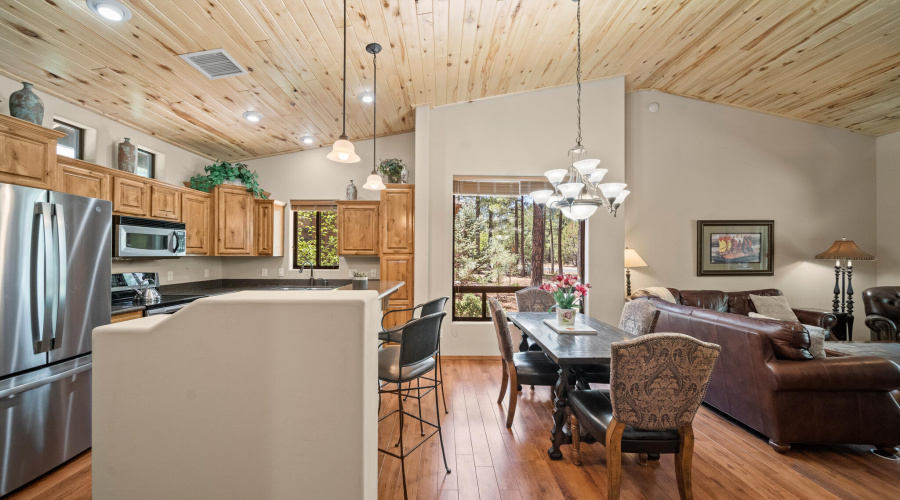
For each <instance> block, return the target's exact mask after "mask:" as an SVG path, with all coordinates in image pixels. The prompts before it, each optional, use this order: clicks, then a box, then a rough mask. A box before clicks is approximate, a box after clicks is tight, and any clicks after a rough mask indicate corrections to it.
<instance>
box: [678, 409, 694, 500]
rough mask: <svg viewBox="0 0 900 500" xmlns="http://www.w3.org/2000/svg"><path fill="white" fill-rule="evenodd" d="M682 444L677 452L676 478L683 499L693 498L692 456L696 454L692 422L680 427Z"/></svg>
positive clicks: (679, 434) (679, 432)
mask: <svg viewBox="0 0 900 500" xmlns="http://www.w3.org/2000/svg"><path fill="white" fill-rule="evenodd" d="M678 436H679V437H680V438H681V444H680V445H679V447H678V453H676V454H675V478H676V479H677V480H678V494H679V495H680V496H681V500H693V498H694V493H693V492H692V490H691V458H693V455H694V428H693V427H692V426H691V424H686V425H682V426H681V427H679V428H678Z"/></svg>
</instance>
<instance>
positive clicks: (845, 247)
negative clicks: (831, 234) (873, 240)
mask: <svg viewBox="0 0 900 500" xmlns="http://www.w3.org/2000/svg"><path fill="white" fill-rule="evenodd" d="M816 258H817V259H822V260H875V256H874V255H872V254H868V253H866V252H863V251H862V250H861V249H860V248H859V247H858V246H856V243H854V242H853V240H848V239H847V238H841V239H840V240H838V241H835V242H834V244H833V245H831V247H830V248H829V249H828V250H825V251H824V252H822V253H820V254H819V255H816Z"/></svg>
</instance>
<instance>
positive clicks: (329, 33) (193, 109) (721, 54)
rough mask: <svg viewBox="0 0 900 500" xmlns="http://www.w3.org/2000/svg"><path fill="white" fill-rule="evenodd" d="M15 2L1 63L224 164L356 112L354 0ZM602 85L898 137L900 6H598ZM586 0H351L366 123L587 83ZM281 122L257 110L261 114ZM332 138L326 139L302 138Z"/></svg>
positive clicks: (292, 143) (596, 1)
mask: <svg viewBox="0 0 900 500" xmlns="http://www.w3.org/2000/svg"><path fill="white" fill-rule="evenodd" d="M122 2H123V3H125V4H126V5H128V6H129V7H130V8H131V10H132V12H133V17H132V18H131V20H129V21H127V22H122V23H111V22H107V21H104V20H101V19H100V18H98V17H96V16H95V15H94V14H93V13H92V12H91V11H90V10H89V9H88V8H87V6H86V3H85V1H84V0H0V40H2V41H3V43H2V44H0V74H4V75H5V76H8V77H11V78H15V79H17V80H26V81H31V82H33V83H35V87H36V88H37V89H38V91H39V92H40V91H43V92H46V93H48V94H51V95H54V96H57V97H60V98H63V99H66V100H68V101H71V102H75V103H77V104H80V105H83V106H85V107H87V108H89V109H91V110H93V111H96V112H98V113H101V114H104V115H106V116H108V117H110V118H112V119H115V120H118V121H120V122H122V123H125V124H128V125H130V126H133V127H135V128H137V129H140V130H143V131H145V132H148V133H152V134H154V135H156V136H158V137H160V138H162V139H164V140H167V141H169V142H171V143H174V144H177V145H179V146H181V147H183V148H185V149H188V150H191V151H194V152H197V153H200V154H202V155H205V156H209V157H218V158H228V159H245V158H252V157H259V156H265V155H272V154H278V153H283V152H288V151H295V150H299V149H304V148H308V147H316V146H320V145H322V144H330V143H331V142H333V141H334V140H335V139H336V138H337V136H338V135H339V134H340V130H341V122H340V114H341V73H342V71H341V51H342V45H341V43H342V35H341V29H342V27H343V21H342V3H341V0H122ZM582 17H583V33H584V43H583V46H584V60H583V65H584V72H585V75H586V79H597V78H604V77H609V76H613V75H625V76H626V88H627V90H629V91H633V90H641V89H658V90H661V91H664V92H668V93H671V94H677V95H683V96H687V97H693V98H697V99H702V100H706V101H712V102H718V103H724V104H730V105H734V106H740V107H744V108H749V109H754V110H758V111H763V112H768V113H773V114H777V115H781V116H786V117H791V118H796V119H800V120H806V121H811V122H817V123H822V124H826V125H831V126H837V127H843V128H847V129H851V130H857V131H860V132H864V133H867V134H872V135H880V134H885V133H888V132H893V131H896V130H900V116H898V115H900V109H898V108H900V2H898V1H897V0H746V1H738V0H680V1H677V0H671V1H666V0H655V1H649V0H583V5H582ZM575 26H576V25H575V3H573V2H571V1H568V0H418V1H413V0H349V6H348V29H347V37H348V56H349V64H348V75H347V82H348V102H347V111H348V115H349V116H348V120H349V122H348V125H347V132H348V135H349V136H350V138H351V140H355V139H361V138H366V137H371V133H372V109H371V105H364V104H362V103H360V102H359V101H358V100H357V99H356V95H357V94H359V93H360V92H363V91H365V90H371V87H372V68H371V65H372V59H371V56H370V55H369V54H367V53H366V52H365V50H364V47H365V45H366V44H367V43H369V42H372V41H376V42H379V43H381V45H383V46H384V50H383V51H382V52H381V54H379V57H378V66H379V68H378V69H379V72H378V80H379V81H378V90H379V92H378V103H377V106H378V122H379V123H378V126H379V134H391V133H399V132H404V131H408V130H411V129H412V128H413V127H414V123H413V116H414V115H413V108H414V107H415V106H416V105H418V104H425V103H429V104H432V105H436V106H439V105H444V104H449V103H455V102H464V101H468V100H473V99H479V98H483V97H489V96H496V95H501V94H507V93H513V92H522V91H527V90H534V89H539V88H544V87H551V86H556V85H564V84H569V83H572V82H574V78H575V75H574V64H575V37H574V34H575ZM216 48H224V49H225V50H227V51H228V53H230V54H231V55H232V56H233V57H234V58H235V59H236V60H237V61H238V62H239V63H241V64H242V65H243V66H244V67H245V68H247V69H248V71H249V74H247V75H244V76H237V77H230V78H224V79H219V80H209V79H207V78H206V77H205V76H203V75H201V74H200V73H199V72H197V71H196V70H195V69H194V68H192V67H191V66H190V65H188V64H187V63H186V62H184V61H183V60H182V59H181V58H179V57H178V55H179V54H184V53H189V52H197V51H202V50H210V49H216ZM248 110H256V111H259V112H260V113H262V114H263V116H264V118H263V120H262V121H261V122H259V123H257V124H251V123H248V122H247V121H245V120H244V119H243V118H242V117H241V115H242V113H244V112H245V111H248ZM306 134H312V135H313V136H314V137H315V140H316V142H315V144H314V145H313V146H306V145H304V144H302V143H301V142H300V138H301V137H302V136H304V135H306Z"/></svg>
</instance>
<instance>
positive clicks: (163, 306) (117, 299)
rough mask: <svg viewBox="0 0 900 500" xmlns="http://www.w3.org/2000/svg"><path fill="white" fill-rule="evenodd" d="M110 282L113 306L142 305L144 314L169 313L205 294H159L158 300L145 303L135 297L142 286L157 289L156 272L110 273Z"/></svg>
mask: <svg viewBox="0 0 900 500" xmlns="http://www.w3.org/2000/svg"><path fill="white" fill-rule="evenodd" d="M111 284H112V305H113V306H131V305H135V306H144V307H145V308H146V309H145V311H146V313H145V316H152V315H155V314H171V313H174V312H176V311H178V310H179V309H181V308H182V307H184V306H185V305H187V304H190V303H191V302H193V301H195V300H197V299H202V298H203V297H205V295H177V294H160V296H159V300H157V301H155V302H153V303H152V304H145V303H143V302H142V301H141V300H140V299H139V298H136V297H137V296H138V292H139V291H140V290H142V289H144V288H154V289H157V290H159V277H158V275H157V274H156V273H116V274H113V275H112V280H111Z"/></svg>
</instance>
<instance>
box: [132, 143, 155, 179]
mask: <svg viewBox="0 0 900 500" xmlns="http://www.w3.org/2000/svg"><path fill="white" fill-rule="evenodd" d="M140 153H145V154H148V155H150V176H149V177H147V179H156V153H154V152H153V151H150V150H149V149H146V148H142V147H140V146H136V148H135V153H134V154H135V159H134V163H135V167H137V157H138V156H139V155H140ZM135 175H140V174H138V173H135ZM141 177H143V175H141Z"/></svg>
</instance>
